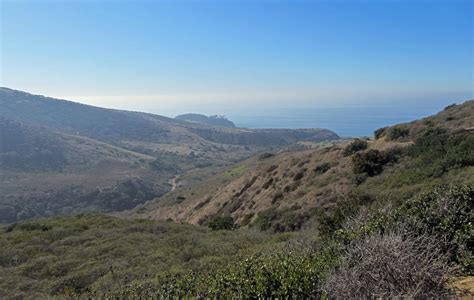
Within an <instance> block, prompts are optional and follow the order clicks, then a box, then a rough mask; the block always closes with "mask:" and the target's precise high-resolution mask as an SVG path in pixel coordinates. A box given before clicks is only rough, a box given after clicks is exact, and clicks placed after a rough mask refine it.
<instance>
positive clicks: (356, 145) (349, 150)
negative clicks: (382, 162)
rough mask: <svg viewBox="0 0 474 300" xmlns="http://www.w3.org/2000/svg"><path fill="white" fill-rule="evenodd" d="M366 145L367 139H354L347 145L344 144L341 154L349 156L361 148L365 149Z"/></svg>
mask: <svg viewBox="0 0 474 300" xmlns="http://www.w3.org/2000/svg"><path fill="white" fill-rule="evenodd" d="M368 146H369V144H368V143H367V141H364V140H361V139H355V140H354V141H352V142H351V143H350V144H349V145H347V146H346V148H345V149H344V151H343V152H342V154H343V155H344V156H349V155H352V154H354V153H356V152H359V151H361V150H365V149H367V147H368Z"/></svg>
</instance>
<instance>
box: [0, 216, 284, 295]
mask: <svg viewBox="0 0 474 300" xmlns="http://www.w3.org/2000/svg"><path fill="white" fill-rule="evenodd" d="M290 238H291V236H289V235H286V236H270V235H268V234H263V233H259V232H255V231H239V232H227V231H220V232H211V231H210V230H209V229H207V228H205V227H196V226H193V225H179V224H174V223H171V222H151V221H143V220H134V221H125V220H121V219H118V218H113V217H108V216H104V215H78V216H75V217H67V218H51V219H48V220H44V221H28V222H24V223H21V224H18V225H11V226H4V228H2V229H1V233H0V243H1V245H2V247H1V249H0V295H2V298H5V297H6V298H10V297H20V298H22V297H28V298H44V297H48V296H49V295H66V296H71V295H74V294H83V293H88V294H91V295H94V296H95V297H97V296H98V295H101V294H105V293H109V292H111V291H115V290H117V289H120V288H122V287H124V286H125V285H127V284H129V283H131V282H133V281H137V280H149V279H153V278H159V277H169V276H172V275H173V274H178V273H183V272H185V271H189V270H195V271H196V272H199V271H205V270H209V269H212V268H215V267H216V266H220V265H224V264H226V263H229V262H232V261H236V260H237V258H238V257H239V256H242V255H245V254H249V253H255V252H258V251H263V250H264V249H266V248H268V247H270V246H271V247H278V245H283V243H284V242H285V241H287V240H288V239H290Z"/></svg>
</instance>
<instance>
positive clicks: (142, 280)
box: [0, 101, 474, 299]
mask: <svg viewBox="0 0 474 300" xmlns="http://www.w3.org/2000/svg"><path fill="white" fill-rule="evenodd" d="M473 105H474V101H470V102H466V103H464V104H463V105H460V106H455V107H450V108H448V109H446V110H445V111H443V112H441V113H440V114H438V115H436V116H433V117H430V118H427V119H424V120H421V121H416V122H412V123H408V124H400V125H396V126H393V127H389V128H385V129H382V130H377V131H376V132H375V138H374V139H369V140H359V139H354V140H347V141H336V142H331V143H329V142H325V143H322V144H318V143H313V144H308V143H304V144H303V145H299V146H298V147H290V148H288V149H286V150H285V151H280V152H275V153H269V152H267V153H262V154H259V155H258V156H255V157H252V158H250V159H247V160H245V161H243V162H240V163H237V164H235V165H234V166H232V167H227V168H226V169H225V170H223V171H222V172H218V173H215V172H216V169H215V168H200V169H198V170H193V171H191V172H187V173H185V174H182V175H181V176H179V177H176V178H175V180H174V181H173V182H174V186H175V187H176V189H175V190H174V191H173V192H170V193H168V194H166V195H165V196H164V197H163V198H158V199H156V200H154V201H149V202H148V203H146V204H145V205H143V206H140V207H138V208H137V209H135V210H133V211H128V212H127V213H123V214H122V216H126V217H127V218H116V217H111V216H104V215H87V214H86V215H77V216H69V217H62V218H58V217H56V218H49V219H45V220H38V221H26V222H25V221H24V222H19V223H15V224H11V225H9V226H6V225H5V226H3V228H1V229H0V230H1V233H0V243H1V244H2V247H1V249H0V295H2V296H3V297H4V298H15V297H24V296H30V297H36V298H37V297H50V296H57V297H71V296H82V297H127V298H130V297H145V298H150V297H157V296H160V297H210V298H215V297H223V298H236V297H237V298H259V297H264V298H268V297H278V298H287V297H301V298H308V297H314V298H321V297H330V298H331V297H334V298H341V299H345V298H348V297H357V298H384V297H388V298H400V297H408V298H419V297H446V298H449V297H454V295H456V294H457V295H461V294H463V293H464V295H466V297H469V296H471V297H472V293H471V294H469V292H467V291H459V290H455V289H454V287H455V286H458V285H457V284H454V283H453V282H452V281H453V280H454V279H455V278H456V277H457V276H466V275H471V276H472V275H473V272H474V271H473V270H474V264H473V262H474V259H473V257H474V256H473V255H474V253H473V251H472V249H473V247H472V245H473V234H472V233H473V230H474V228H473V224H474V223H473V219H472V218H473V215H474V214H473V208H474V207H473V203H474V186H473V184H474V133H473V132H472V131H471V129H470V128H471V126H472V118H471V114H470V113H468V114H466V113H465V112H471V111H472V108H473ZM451 110H453V112H450V111H451ZM447 113H450V114H454V115H459V116H463V117H459V118H458V119H456V120H455V121H456V123H455V124H454V123H452V122H453V121H454V120H452V119H451V118H448V117H446V114H447ZM430 120H431V122H430ZM303 148H304V149H303ZM209 176H210V179H208V177H209ZM111 199H116V198H115V197H114V196H112V197H111ZM136 218H139V219H136ZM146 218H150V219H162V220H163V221H155V220H145V219H146ZM170 219H171V220H170ZM164 220H168V221H164ZM172 220H174V221H176V223H175V222H173V221H172ZM177 222H183V223H185V222H190V223H195V224H196V225H191V224H177Z"/></svg>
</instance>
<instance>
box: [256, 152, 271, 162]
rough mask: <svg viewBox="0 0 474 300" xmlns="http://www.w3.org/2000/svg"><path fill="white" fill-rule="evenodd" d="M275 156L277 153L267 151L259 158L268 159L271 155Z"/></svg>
mask: <svg viewBox="0 0 474 300" xmlns="http://www.w3.org/2000/svg"><path fill="white" fill-rule="evenodd" d="M273 156H275V154H273V153H269V152H265V153H262V154H260V155H259V156H258V159H259V160H264V159H267V158H270V157H273Z"/></svg>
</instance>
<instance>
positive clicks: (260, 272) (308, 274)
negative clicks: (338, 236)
mask: <svg viewBox="0 0 474 300" xmlns="http://www.w3.org/2000/svg"><path fill="white" fill-rule="evenodd" d="M336 261H337V257H336V256H335V251H334V248H331V247H326V248H325V249H324V250H322V251H318V252H316V251H313V250H310V249H308V248H305V249H297V251H296V252H293V251H290V252H287V253H276V254H268V255H254V256H250V257H248V258H246V259H243V260H242V261H241V262H240V263H237V264H233V265H229V266H228V267H226V268H223V269H220V270H215V271H211V272H209V273H208V274H202V273H200V274H197V273H189V274H187V275H185V276H181V277H175V278H160V279H158V282H149V284H148V285H144V284H143V283H137V284H136V285H130V286H129V287H128V288H126V289H125V290H123V291H121V292H119V293H114V294H113V296H115V297H117V296H118V297H126V298H127V297H137V296H139V297H156V296H159V297H166V298H169V297H172V298H176V297H177V298H181V297H193V298H194V297H198V298H224V299H228V298H238V299H241V298H244V299H253V298H272V299H273V298H309V297H314V298H319V297H320V296H321V286H322V282H323V279H324V278H325V277H326V275H327V274H328V272H329V271H330V269H331V268H332V266H334V265H335V263H336Z"/></svg>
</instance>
